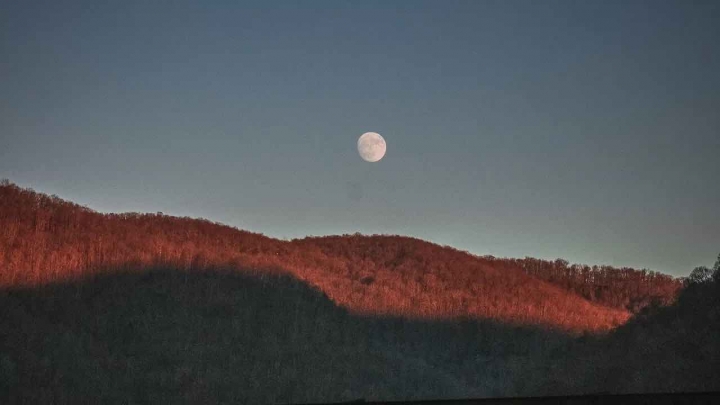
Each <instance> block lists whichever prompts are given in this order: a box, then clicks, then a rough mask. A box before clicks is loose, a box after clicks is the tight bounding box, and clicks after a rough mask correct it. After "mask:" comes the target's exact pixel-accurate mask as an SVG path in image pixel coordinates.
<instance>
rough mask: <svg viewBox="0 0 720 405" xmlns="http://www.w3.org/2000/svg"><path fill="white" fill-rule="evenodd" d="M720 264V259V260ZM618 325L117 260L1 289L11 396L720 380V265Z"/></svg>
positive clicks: (202, 398)
mask: <svg viewBox="0 0 720 405" xmlns="http://www.w3.org/2000/svg"><path fill="white" fill-rule="evenodd" d="M718 266H720V261H719V264H718V265H716V267H718ZM715 273H716V276H715V278H714V279H713V278H707V279H706V280H705V281H703V282H701V283H697V284H695V285H693V286H691V287H688V288H687V289H685V290H683V292H682V293H681V295H680V299H679V300H678V301H677V302H676V303H675V304H673V305H672V306H669V307H662V308H660V307H658V308H652V309H649V310H646V311H644V312H643V314H642V315H641V316H639V317H637V318H636V319H633V320H632V321H631V322H629V323H628V324H627V325H625V326H623V327H621V328H620V329H618V330H617V331H614V332H611V333H610V334H609V335H605V336H591V335H587V336H584V337H581V338H574V337H571V336H569V335H566V334H563V333H561V332H557V331H552V330H547V329H542V328H538V327H520V326H509V325H505V324H501V323H497V322H493V321H481V320H473V319H465V320H453V321H447V320H445V321H442V320H435V321H432V320H410V319H403V318H396V317H380V316H359V315H353V314H351V313H350V312H348V311H347V310H346V309H344V308H342V307H339V306H337V305H335V304H334V303H333V302H331V301H330V300H329V299H328V297H327V296H326V295H325V294H323V293H322V292H321V291H319V290H317V289H315V288H312V287H310V286H308V285H307V284H305V283H303V282H300V281H298V280H296V279H294V278H292V277H290V276H283V275H268V274H267V273H264V272H252V271H248V272H244V273H239V272H237V271H236V269H230V270H221V269H216V270H212V269H204V270H202V271H184V270H182V269H170V268H147V269H135V271H133V272H126V271H122V270H120V271H114V270H110V269H107V270H106V272H105V273H104V274H102V275H97V276H95V277H86V278H83V279H75V280H73V281H69V282H63V283H52V284H48V285H43V286H35V287H5V288H3V289H2V290H0V402H2V403H56V404H64V403H68V404H69V403H73V404H74V403H298V402H331V401H343V400H351V399H356V398H365V399H368V400H400V399H402V400H408V399H434V398H467V397H500V396H536V395H569V394H582V393H593V392H610V393H626V392H677V391H693V390H713V389H715V390H717V389H720V382H719V381H718V380H717V378H716V376H717V370H718V369H719V368H718V367H720V362H719V360H720V351H719V347H720V344H719V343H718V340H717V336H718V333H719V332H720V330H719V325H720V319H719V318H720V317H719V316H718V314H719V313H720V311H719V310H720V303H719V302H718V301H719V300H718V297H719V296H720V294H719V293H720V289H719V288H718V286H719V285H720V280H719V279H720V272H719V271H717V270H716V272H715Z"/></svg>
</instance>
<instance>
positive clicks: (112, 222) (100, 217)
mask: <svg viewBox="0 0 720 405" xmlns="http://www.w3.org/2000/svg"><path fill="white" fill-rule="evenodd" d="M348 252H352V253H348ZM157 264H166V265H171V266H173V267H176V268H180V269H190V268H193V269H195V270H196V271H199V270H200V269H202V268H204V267H208V266H225V267H230V268H238V269H242V268H253V269H260V270H263V271H266V272H272V273H277V272H280V273H286V274H291V275H293V276H294V277H296V278H298V279H301V280H305V281H306V282H308V283H309V284H310V285H312V286H315V287H317V288H319V289H320V290H322V291H324V292H325V293H326V294H327V295H328V297H329V298H330V299H331V300H333V301H334V302H336V303H337V304H339V305H341V306H344V307H346V308H347V309H348V310H350V311H351V312H353V313H358V314H384V315H398V316H404V317H416V318H418V317H419V318H426V319H438V318H454V317H470V318H476V319H494V320H498V321H502V322H506V323H512V324H523V325H542V326H545V327H550V328H559V329H563V330H567V331H574V332H582V331H602V330H608V329H610V328H612V327H614V326H616V325H618V324H621V323H623V322H624V321H626V320H627V319H628V317H629V313H628V311H626V310H624V309H621V308H611V307H608V306H605V305H600V304H598V303H593V302H591V301H589V300H588V299H586V298H583V297H581V296H580V295H579V294H577V293H576V292H574V291H568V289H563V288H561V287H560V286H559V285H554V284H553V283H550V282H547V281H544V280H541V279H540V278H539V277H536V276H532V275H530V274H528V273H527V272H526V271H525V270H524V269H523V268H522V267H521V266H518V265H517V264H515V263H513V262H511V261H497V260H494V261H493V260H490V259H483V258H478V257H476V256H472V255H469V254H467V253H464V252H460V251H457V250H454V249H451V248H446V247H441V246H438V245H434V244H430V243H428V242H424V241H420V240H417V239H413V238H404V237H398V236H372V237H329V238H320V239H314V238H313V239H304V240H295V241H290V242H288V241H281V240H277V239H273V238H268V237H265V236H263V235H260V234H254V233H250V232H245V231H241V230H237V229H235V228H231V227H228V226H224V225H221V224H217V223H212V222H210V221H207V220H198V219H190V218H176V217H170V216H165V215H162V214H136V213H126V214H100V213H97V212H94V211H92V210H90V209H88V208H85V207H81V206H79V205H77V204H73V203H69V202H66V201H63V200H61V199H59V198H58V197H56V196H47V195H44V194H40V193H36V192H34V191H33V190H28V189H22V188H20V187H18V186H16V185H13V184H11V183H9V182H7V181H5V182H4V183H3V184H2V185H0V266H1V267H0V270H1V271H0V286H17V285H41V284H45V283H48V282H51V281H56V280H64V279H70V278H76V277H80V276H85V275H88V274H94V273H98V272H102V271H103V270H102V269H103V268H118V267H126V268H128V269H132V268H138V267H143V266H150V265H157Z"/></svg>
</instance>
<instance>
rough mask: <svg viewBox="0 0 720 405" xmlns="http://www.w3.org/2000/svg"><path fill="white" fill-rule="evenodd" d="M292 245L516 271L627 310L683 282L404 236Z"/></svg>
mask: <svg viewBox="0 0 720 405" xmlns="http://www.w3.org/2000/svg"><path fill="white" fill-rule="evenodd" d="M293 243H295V244H297V245H299V246H304V247H309V246H317V247H320V248H321V249H322V251H323V253H324V254H326V255H329V256H336V257H342V258H343V259H345V260H348V261H350V262H367V263H369V264H368V265H369V266H379V267H389V268H394V269H398V270H403V271H405V272H408V273H410V272H412V271H413V269H424V270H425V271H428V270H430V269H432V270H434V271H436V272H437V273H443V272H447V269H448V268H452V269H453V271H451V272H449V273H457V272H461V271H462V269H464V268H471V267H472V266H474V265H484V266H489V267H492V268H494V269H500V270H503V271H509V270H508V269H520V270H522V271H524V272H525V273H527V274H529V275H532V276H533V277H536V278H539V279H542V280H544V281H547V282H550V283H552V284H553V285H556V286H558V287H561V288H562V289H564V290H566V291H570V292H573V293H575V294H578V295H580V296H582V297H584V298H585V299H587V300H589V301H592V302H595V303H598V304H602V305H604V306H608V307H612V308H618V309H623V310H628V311H631V312H639V311H640V310H641V309H642V308H644V307H646V306H648V305H650V304H652V303H657V304H661V305H668V304H670V303H671V302H672V301H673V300H674V299H675V297H676V295H677V293H678V291H679V289H680V288H681V287H682V285H683V283H682V280H681V279H677V278H674V277H672V276H669V275H667V274H662V273H658V272H654V271H648V270H635V269H632V268H628V267H623V268H615V267H611V266H588V265H580V264H572V265H571V264H570V263H568V261H566V260H563V259H557V260H555V261H550V260H541V259H535V258H532V257H526V258H524V259H506V258H495V257H493V256H482V257H477V256H473V255H470V254H467V253H465V252H461V251H458V250H456V249H453V248H452V247H449V246H444V247H443V246H439V245H436V244H432V243H429V242H426V241H423V240H420V239H415V238H409V237H403V236H362V235H345V236H324V237H311V238H304V239H298V240H295V241H293Z"/></svg>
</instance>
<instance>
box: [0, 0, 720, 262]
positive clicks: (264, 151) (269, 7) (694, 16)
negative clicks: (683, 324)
mask: <svg viewBox="0 0 720 405" xmlns="http://www.w3.org/2000/svg"><path fill="white" fill-rule="evenodd" d="M102 3H103V4H99V2H95V1H71V2H68V1H19V2H6V3H4V4H3V5H1V6H0V178H8V179H9V180H10V181H12V182H15V183H17V184H18V185H20V186H22V187H32V188H34V189H36V190H37V191H40V192H44V193H48V194H57V195H59V196H60V197H63V198H66V199H69V200H72V201H74V202H76V203H79V204H82V205H86V206H88V207H90V208H93V209H96V210H98V211H101V212H121V211H136V212H156V211H162V212H164V213H166V214H171V215H179V216H191V217H204V218H208V219H210V220H213V221H218V222H222V223H226V224H228V225H232V226H236V227H238V228H241V229H246V230H249V231H253V232H260V233H263V234H266V235H268V236H272V237H278V238H295V237H302V236H305V235H326V234H345V233H355V232H361V233H364V234H381V233H382V234H400V235H409V236H414V237H418V238H422V239H426V240H429V241H432V242H436V243H440V244H447V245H451V246H453V247H456V248H458V249H462V250H467V251H470V252H472V253H475V254H479V255H486V254H490V255H494V256H500V257H524V256H532V257H539V258H546V259H554V258H558V257H562V258H565V259H567V260H569V261H570V262H579V263H587V264H611V265H615V266H630V267H636V268H649V269H651V270H657V271H662V272H665V273H669V274H673V275H687V274H688V273H689V272H690V271H691V270H692V269H693V268H694V267H696V266H699V265H706V266H710V265H712V264H713V262H714V261H715V258H716V257H717V255H718V253H720V214H719V212H718V207H720V181H718V177H719V175H720V159H718V157H720V114H719V113H718V111H720V78H719V77H718V72H720V47H719V46H718V39H719V38H720V24H718V23H717V22H718V21H720V2H717V1H582V2H575V1H543V2H535V1H451V0H448V1H412V2H410V1H407V2H403V1H307V2H304V3H301V4H302V5H298V4H296V3H297V2H288V1H284V2H280V1H238V2H236V1H196V2H189V1H174V2H160V1H158V2H147V1H123V2H116V4H114V5H111V4H109V3H110V2H107V3H106V2H102ZM369 131H373V132H378V133H380V134H381V135H382V136H383V137H384V138H385V140H386V141H387V154H386V155H385V157H384V158H383V159H382V160H381V161H379V162H377V163H367V162H365V161H363V160H362V159H360V157H359V156H358V152H357V149H356V142H357V138H358V137H359V136H360V135H361V134H363V133H364V132H369Z"/></svg>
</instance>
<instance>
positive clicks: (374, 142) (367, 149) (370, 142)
mask: <svg viewBox="0 0 720 405" xmlns="http://www.w3.org/2000/svg"><path fill="white" fill-rule="evenodd" d="M357 148H358V153H359V154H360V157H361V158H363V160H364V161H366V162H377V161H378V160H380V159H382V158H383V156H385V151H387V145H386V144H385V139H384V138H383V137H382V136H381V135H380V134H378V133H377V132H365V133H364V134H362V135H360V138H358V142H357Z"/></svg>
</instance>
